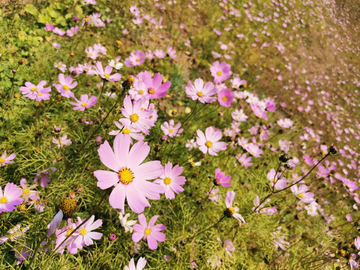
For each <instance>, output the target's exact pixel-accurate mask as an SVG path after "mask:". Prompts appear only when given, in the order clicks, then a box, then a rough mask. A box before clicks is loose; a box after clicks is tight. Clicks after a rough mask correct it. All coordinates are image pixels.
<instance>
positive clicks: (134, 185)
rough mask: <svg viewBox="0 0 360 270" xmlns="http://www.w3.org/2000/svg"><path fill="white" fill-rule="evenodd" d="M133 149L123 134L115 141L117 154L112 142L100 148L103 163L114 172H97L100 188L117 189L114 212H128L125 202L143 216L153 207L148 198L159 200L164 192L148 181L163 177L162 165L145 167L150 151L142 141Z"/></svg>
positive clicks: (112, 201)
mask: <svg viewBox="0 0 360 270" xmlns="http://www.w3.org/2000/svg"><path fill="white" fill-rule="evenodd" d="M129 148H130V136H126V135H125V134H119V135H117V136H116V137H115V140H114V152H113V150H112V149H111V147H110V145H109V143H108V141H105V142H104V143H103V144H102V145H101V146H100V148H99V150H98V153H99V156H100V160H101V162H102V163H103V164H104V165H105V166H106V167H108V168H110V169H111V170H113V171H114V172H110V171H103V170H98V171H95V172H94V175H95V177H96V178H97V179H98V183H97V186H98V187H99V188H101V189H108V188H110V187H112V186H115V188H114V189H113V191H112V192H111V194H110V198H109V203H110V205H111V206H112V207H113V208H116V209H121V210H122V212H123V213H124V212H125V206H124V203H125V199H127V202H128V205H129V207H130V209H131V210H132V211H134V212H135V213H141V212H143V211H144V209H145V207H146V206H150V204H149V202H148V200H147V198H149V199H152V200H159V199H160V193H163V192H164V188H163V187H162V186H159V185H157V184H155V183H152V182H149V181H147V180H150V179H155V178H157V177H159V176H160V175H161V174H162V173H163V167H162V166H161V163H160V161H157V160H156V161H149V162H146V163H143V164H141V163H142V162H143V161H144V160H145V158H146V157H147V156H148V155H149V152H150V147H149V146H148V144H147V143H145V142H143V141H140V142H137V143H135V144H134V145H133V146H132V148H131V149H129Z"/></svg>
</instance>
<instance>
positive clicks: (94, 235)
mask: <svg viewBox="0 0 360 270" xmlns="http://www.w3.org/2000/svg"><path fill="white" fill-rule="evenodd" d="M94 220H95V216H94V215H92V216H91V217H90V218H89V220H88V221H86V222H85V223H84V224H83V225H82V226H81V227H80V228H79V229H78V233H76V235H77V237H76V239H75V241H74V244H75V245H77V246H78V247H79V246H90V245H92V244H93V243H94V242H93V239H94V240H100V239H101V237H102V235H103V234H102V233H99V232H93V230H95V229H97V228H99V227H100V226H101V225H102V223H103V222H102V220H101V219H98V220H96V221H95V222H94ZM83 221H84V220H81V218H80V217H78V224H81V223H82V222H83ZM74 234H75V233H74Z"/></svg>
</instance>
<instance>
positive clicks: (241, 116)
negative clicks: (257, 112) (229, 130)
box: [231, 109, 248, 122]
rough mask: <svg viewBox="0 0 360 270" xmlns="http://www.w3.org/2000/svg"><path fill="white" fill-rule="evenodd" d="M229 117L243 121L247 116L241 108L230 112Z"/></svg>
mask: <svg viewBox="0 0 360 270" xmlns="http://www.w3.org/2000/svg"><path fill="white" fill-rule="evenodd" d="M231 117H232V118H233V119H234V120H235V121H236V122H244V121H246V119H248V117H247V116H246V114H245V113H244V110H243V109H241V110H240V111H239V110H235V111H233V112H232V113H231Z"/></svg>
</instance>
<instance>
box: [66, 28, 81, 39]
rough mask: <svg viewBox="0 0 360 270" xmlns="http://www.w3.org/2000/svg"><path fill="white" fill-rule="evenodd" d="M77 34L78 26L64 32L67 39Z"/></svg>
mask: <svg viewBox="0 0 360 270" xmlns="http://www.w3.org/2000/svg"><path fill="white" fill-rule="evenodd" d="M78 32H79V26H75V27H71V28H70V29H69V30H67V31H66V34H67V35H68V36H69V37H72V36H74V35H76V34H77V33H78Z"/></svg>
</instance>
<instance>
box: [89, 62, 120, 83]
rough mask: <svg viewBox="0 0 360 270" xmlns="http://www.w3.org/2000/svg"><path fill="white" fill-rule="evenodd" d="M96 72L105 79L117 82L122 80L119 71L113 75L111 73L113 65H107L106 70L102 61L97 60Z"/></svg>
mask: <svg viewBox="0 0 360 270" xmlns="http://www.w3.org/2000/svg"><path fill="white" fill-rule="evenodd" d="M95 69H96V72H97V73H98V74H99V75H100V77H101V78H103V79H104V80H108V81H111V82H117V81H120V80H121V75H120V74H119V73H115V74H113V75H110V74H111V72H112V70H113V68H112V67H111V66H106V68H105V71H104V69H103V67H102V64H101V62H96V67H95Z"/></svg>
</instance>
